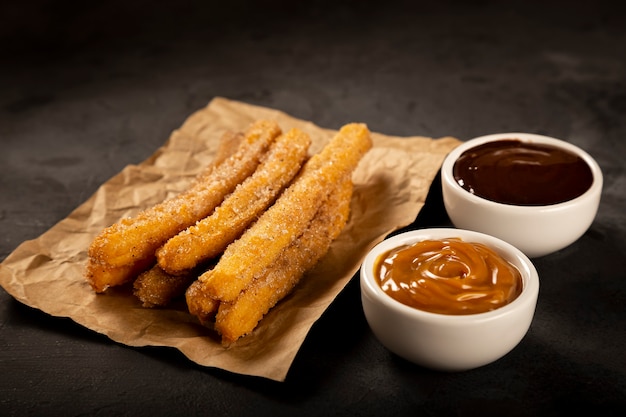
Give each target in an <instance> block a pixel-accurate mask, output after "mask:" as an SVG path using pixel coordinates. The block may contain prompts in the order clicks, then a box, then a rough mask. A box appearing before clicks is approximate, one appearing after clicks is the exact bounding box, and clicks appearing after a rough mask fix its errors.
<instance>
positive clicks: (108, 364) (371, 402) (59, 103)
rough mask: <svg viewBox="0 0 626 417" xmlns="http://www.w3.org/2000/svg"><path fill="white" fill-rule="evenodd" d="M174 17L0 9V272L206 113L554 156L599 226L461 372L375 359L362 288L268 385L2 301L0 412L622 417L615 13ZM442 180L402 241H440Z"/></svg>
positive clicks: (170, 13)
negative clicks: (584, 156) (535, 146)
mask: <svg viewBox="0 0 626 417" xmlns="http://www.w3.org/2000/svg"><path fill="white" fill-rule="evenodd" d="M5 3H6V2H5ZM29 3H32V4H29ZM169 3H171V4H169V5H168V6H164V5H158V4H154V2H149V1H145V0H140V1H134V2H122V1H109V2H103V4H92V2H83V3H78V2H77V3H76V4H74V5H72V6H68V5H64V4H62V2H53V1H39V2H28V1H27V2H21V3H18V4H4V3H3V4H2V5H1V6H0V139H1V147H0V196H1V197H0V231H1V236H0V260H3V259H4V258H6V256H8V255H9V253H10V252H11V251H13V250H14V249H15V248H16V247H17V246H18V245H19V244H20V243H21V242H22V241H24V240H27V239H31V238H35V237H37V236H38V235H40V234H41V233H43V232H44V231H46V230H47V229H48V228H50V227H51V226H52V225H54V224H55V223H56V222H57V221H59V220H61V219H62V218H64V217H65V216H67V215H68V214H69V212H70V211H71V210H72V209H73V208H75V207H76V206H78V205H79V204H81V203H82V202H83V201H85V200H86V199H87V198H88V197H89V196H90V195H91V194H92V193H93V192H94V191H95V190H96V188H97V187H98V186H99V185H100V184H101V183H103V182H104V181H106V180H107V179H108V178H110V177H111V176H113V175H114V174H116V173H117V172H118V171H120V170H121V169H122V168H123V167H124V166H126V165H127V164H133V163H138V162H140V161H142V160H144V159H145V158H147V157H148V156H149V155H151V154H152V153H153V152H154V151H155V150H156V149H157V148H158V147H159V146H160V145H162V144H163V143H164V142H165V141H166V140H167V138H168V136H169V134H170V132H171V131H172V130H173V129H175V128H176V127H178V126H179V125H180V124H181V123H182V121H183V120H184V119H185V118H186V117H187V116H188V115H190V114H191V113H192V112H194V111H195V110H197V109H199V108H201V107H204V106H205V105H206V104H207V103H208V102H209V101H210V100H211V99H212V98H213V97H215V96H223V97H227V98H231V99H235V100H239V101H244V102H248V103H252V104H258V105H263V106H268V107H273V108H277V109H280V110H283V111H285V112H287V113H290V114H292V115H294V116H296V117H299V118H303V119H308V120H311V121H312V122H314V123H316V124H318V125H320V126H323V127H328V128H338V127H339V126H340V125H342V124H343V123H346V122H350V121H362V122H365V123H367V124H368V125H369V127H370V128H371V129H372V130H374V131H378V132H382V133H386V134H391V135H400V136H409V135H425V136H431V137H440V136H446V135H451V136H456V137H458V138H459V139H462V140H466V139H469V138H471V137H474V136H479V135H483V134H488V133H496V132H504V131H524V132H531V133H540V134H547V135H550V136H555V137H559V138H563V139H565V140H568V141H570V142H572V143H574V144H576V145H579V146H581V147H582V148H584V149H585V150H587V151H588V152H589V153H590V154H592V155H593V156H594V157H595V158H596V159H597V161H598V163H599V164H600V166H601V168H602V170H603V172H604V175H605V178H604V179H605V183H604V191H603V195H602V202H601V205H600V209H599V212H598V215H597V218H596V220H595V222H594V223H593V225H592V226H591V228H590V229H589V230H588V232H587V233H585V235H584V236H583V237H582V238H581V239H580V240H579V241H577V242H576V243H575V244H573V245H571V246H570V247H568V248H566V249H564V250H562V251H559V252H557V253H554V254H552V255H548V256H546V257H543V258H539V259H536V260H535V265H536V267H537V269H538V271H539V275H540V278H541V291H540V296H539V302H538V305H537V311H536V315H535V319H534V322H533V324H532V326H531V328H530V331H529V333H528V334H527V336H526V337H525V339H524V340H523V341H522V342H521V343H520V344H519V345H518V346H517V347H516V348H515V349H514V350H513V351H512V352H511V353H510V354H509V355H507V356H505V357H504V358H502V359H501V360H499V361H497V362H495V363H493V364H490V365H487V366H485V367H483V368H479V369H476V370H473V371H469V372H464V373H453V374H446V373H437V372H432V371H428V370H425V369H422V368H419V367H417V366H413V365H411V364H410V363H407V362H405V361H403V360H401V359H399V358H397V357H394V356H393V355H392V354H390V353H389V352H388V351H387V350H385V349H384V348H383V347H382V346H381V345H380V344H379V343H378V342H377V340H376V339H375V338H374V336H373V335H372V333H371V332H370V330H369V328H368V327H367V324H366V322H365V319H364V316H363V313H362V311H361V302H360V296H359V286H358V280H356V279H353V280H352V281H351V283H350V284H349V285H348V286H347V288H345V290H344V291H343V292H342V293H341V294H340V295H339V297H338V298H337V300H336V301H335V302H334V303H333V304H332V305H331V307H330V308H329V309H328V310H327V311H326V313H325V314H324V315H323V316H322V318H321V319H320V320H319V321H318V322H317V323H316V324H315V325H314V327H313V329H312V331H311V332H310V334H309V336H308V338H307V339H306V341H305V343H304V345H303V346H302V349H301V350H300V352H299V353H298V356H297V357H296V360H295V362H294V364H293V366H292V368H291V370H290V372H289V375H288V376H287V379H286V381H285V382H282V383H278V382H272V381H268V380H264V379H259V378H253V377H244V376H240V375H234V374H230V373H227V372H224V371H220V370H216V369H211V368H203V367H200V366H197V365H195V364H193V363H191V362H190V361H189V360H187V359H186V358H184V357H183V355H182V354H180V353H179V352H177V351H175V350H172V349H164V348H131V347H126V346H123V345H119V344H116V343H114V342H112V341H110V340H109V339H107V338H106V337H104V336H100V335H98V334H95V333H93V332H92V331H90V330H87V329H85V328H83V327H81V326H79V325H77V324H75V323H74V322H72V321H70V320H67V319H61V318H54V317H50V316H48V315H46V314H44V313H42V312H40V311H38V310H34V309H31V308H29V307H26V306H24V305H22V304H20V303H19V302H17V301H15V300H14V299H13V298H12V297H11V296H9V295H8V294H7V293H6V292H5V291H4V290H1V289H0V375H1V377H0V415H2V416H22V415H33V416H73V415H107V416H108V415H129V416H147V415H169V416H171V415H216V416H225V415H256V416H259V415H272V416H282V415H303V416H318V415H327V416H330V415H383V414H384V415H432V416H448V415H450V416H452V415H458V416H472V415H477V416H482V417H484V416H489V415H506V416H518V415H520V416H521V415H524V416H526V415H528V416H537V415H568V414H570V413H571V412H572V411H578V412H582V413H592V414H593V415H597V416H607V415H623V413H624V412H625V411H626V353H625V348H626V312H625V307H624V306H625V304H626V293H625V290H626V263H625V259H626V222H625V218H626V216H625V214H624V213H625V208H626V204H625V197H626V191H625V190H626V174H625V164H624V160H625V158H626V145H625V143H626V141H625V140H624V138H625V137H626V19H625V15H626V13H625V8H624V5H623V3H616V4H615V5H613V6H610V7H609V6H607V5H604V4H603V3H602V2H597V1H593V2H565V1H563V2H538V1H518V2H508V3H506V2H497V1H489V0H484V1H469V2H463V1H457V2H430V3H428V4H420V3H419V2H406V4H404V5H403V4H400V3H398V2H395V1H383V2H376V3H374V2H348V1H335V2H331V1H326V2H320V3H315V4H311V3H307V4H306V5H303V4H300V3H298V2H284V1H271V2H256V3H252V2H243V1H236V0H235V1H227V2H220V4H217V2H216V4H211V2H204V3H199V4H198V5H194V4H193V3H191V2H188V1H177V2H169ZM222 3H223V4H222ZM259 3H267V5H266V6H261V5H260V4H259ZM570 3H571V4H570ZM579 3H580V4H579ZM505 4H506V5H505ZM438 181H439V179H437V180H436V181H435V182H434V184H433V187H432V189H431V193H430V195H429V198H428V201H427V204H426V206H425V207H424V209H423V211H422V212H421V213H420V215H419V216H418V218H417V219H416V222H415V224H414V225H412V226H411V227H423V226H439V225H447V224H448V219H447V216H446V214H445V211H444V209H443V206H442V202H441V195H440V190H439V182H438ZM459 349H463V347H462V346H459Z"/></svg>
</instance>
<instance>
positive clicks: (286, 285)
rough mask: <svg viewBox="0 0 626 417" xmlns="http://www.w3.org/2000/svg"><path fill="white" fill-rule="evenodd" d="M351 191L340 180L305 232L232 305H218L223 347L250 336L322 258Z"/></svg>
mask: <svg viewBox="0 0 626 417" xmlns="http://www.w3.org/2000/svg"><path fill="white" fill-rule="evenodd" d="M352 188H353V186H352V182H351V181H350V180H344V181H343V183H342V185H340V186H339V188H338V189H337V190H335V191H333V192H332V193H331V194H330V196H329V197H328V199H327V201H326V202H324V204H322V206H321V207H320V209H319V210H318V212H317V213H316V214H315V217H314V218H313V220H312V221H311V223H310V224H309V226H308V228H307V229H306V230H305V232H304V233H303V234H302V235H301V236H299V237H298V239H296V240H294V242H293V243H292V244H291V245H290V246H289V247H287V248H286V249H285V250H284V251H283V252H282V253H281V254H280V256H279V257H278V258H277V259H276V261H275V262H274V263H273V264H272V265H270V266H269V267H268V268H266V270H265V271H264V272H263V274H262V275H261V276H260V277H259V278H258V279H256V280H255V281H254V282H253V283H252V284H250V285H249V286H248V287H247V288H246V289H245V290H243V291H242V292H241V294H240V295H239V297H237V299H235V301H233V302H232V303H221V304H220V305H219V309H218V312H217V315H216V318H215V329H216V330H217V331H218V332H219V333H220V334H221V336H222V342H223V343H224V344H226V345H228V344H230V343H232V342H234V341H236V340H237V339H239V338H240V337H242V336H244V335H246V334H249V333H250V332H252V330H254V328H255V327H256V326H257V325H258V323H259V321H260V320H261V319H262V318H263V316H264V315H265V314H267V312H268V311H269V310H270V309H271V308H272V307H274V306H275V305H276V304H277V303H278V302H279V301H280V300H281V299H283V298H284V297H285V296H287V295H288V294H289V293H291V291H292V290H293V289H294V287H295V286H296V285H297V284H298V282H300V280H301V278H302V277H303V275H304V273H305V272H306V271H308V270H309V269H311V268H312V267H313V266H315V264H316V263H317V262H318V261H319V260H320V259H321V258H322V257H323V256H324V255H325V254H326V252H327V251H328V248H329V247H330V244H331V243H332V241H333V240H335V239H336V238H337V236H339V234H340V233H341V231H342V230H343V228H344V226H345V225H346V222H347V220H348V216H349V213H350V199H351V197H352Z"/></svg>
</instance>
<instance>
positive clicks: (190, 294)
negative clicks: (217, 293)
mask: <svg viewBox="0 0 626 417" xmlns="http://www.w3.org/2000/svg"><path fill="white" fill-rule="evenodd" d="M185 299H186V301H187V309H188V310H189V313H190V314H191V315H192V316H196V317H197V318H198V320H199V321H200V323H201V324H203V325H205V326H206V325H208V324H209V323H211V320H212V319H213V318H214V317H215V313H217V310H218V307H219V305H220V302H219V301H218V300H216V299H215V298H211V297H210V296H209V295H208V294H207V293H206V292H205V291H203V290H202V283H201V282H200V281H194V282H193V283H192V284H191V285H190V286H189V288H187V291H185Z"/></svg>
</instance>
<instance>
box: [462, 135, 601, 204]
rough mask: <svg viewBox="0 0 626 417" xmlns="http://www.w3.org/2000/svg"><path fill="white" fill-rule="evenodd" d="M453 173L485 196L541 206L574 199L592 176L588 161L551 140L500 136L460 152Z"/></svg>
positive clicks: (488, 198) (465, 184)
mask: <svg viewBox="0 0 626 417" xmlns="http://www.w3.org/2000/svg"><path fill="white" fill-rule="evenodd" d="M453 171H454V172H453V174H454V179H455V180H456V181H457V182H458V183H459V185H461V187H463V188H464V189H466V190H467V191H469V192H470V193H472V194H475V195H477V196H480V197H483V198H485V199H487V200H491V201H496V202H499V203H503V204H512V205H520V206H544V205H551V204H558V203H562V202H564V201H568V200H571V199H574V198H576V197H578V196H580V195H582V194H583V193H585V191H587V190H588V189H589V188H590V187H591V184H592V182H593V174H592V172H591V168H590V167H589V165H588V164H587V163H586V162H585V161H584V160H583V159H582V158H580V157H579V156H578V155H575V154H574V153H572V152H569V151H566V150H563V149H560V148H556V147H554V146H550V145H545V144H539V143H527V142H522V141H520V140H517V139H503V140H499V141H495V142H488V143H485V144H482V145H478V146H476V147H474V148H471V149H468V150H467V151H465V152H463V154H461V156H460V157H459V159H457V161H456V162H455V164H454V169H453Z"/></svg>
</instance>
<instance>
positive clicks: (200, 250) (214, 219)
mask: <svg viewBox="0 0 626 417" xmlns="http://www.w3.org/2000/svg"><path fill="white" fill-rule="evenodd" d="M310 144H311V139H310V137H309V136H308V135H307V134H306V133H304V132H302V131H300V130H299V129H291V130H289V131H288V132H287V133H285V134H283V135H281V136H280V137H278V139H276V141H275V142H274V143H273V144H272V145H271V147H270V149H269V151H268V153H267V154H266V156H265V158H264V160H263V162H262V163H261V164H260V165H259V167H258V168H257V169H256V171H255V172H254V173H253V174H252V175H251V176H250V177H248V178H247V179H246V180H245V181H244V182H242V183H241V184H240V185H238V186H237V188H236V189H235V191H233V193H231V194H230V195H229V196H227V197H226V198H225V200H224V201H223V202H222V204H220V205H219V206H218V207H217V208H216V209H215V211H214V212H213V213H212V214H211V215H210V216H208V217H206V218H204V219H202V220H200V221H198V222H197V223H196V224H195V225H193V226H190V227H189V228H187V229H185V230H183V231H182V232H180V233H179V234H177V235H176V236H174V237H172V238H171V239H169V240H168V241H167V242H166V243H165V244H164V245H163V246H162V247H161V248H159V249H158V250H157V252H156V254H157V261H158V264H159V266H160V267H161V268H162V269H163V270H164V271H166V272H168V273H170V274H179V273H181V272H184V271H187V270H189V269H191V268H194V267H196V266H197V265H198V264H200V263H201V262H204V261H206V260H208V259H212V258H214V257H216V256H218V255H220V254H221V253H222V252H223V251H224V249H225V248H226V247H227V246H228V245H229V244H230V243H231V242H232V241H234V240H235V239H237V238H238V237H239V236H240V235H241V233H243V231H244V230H245V229H246V228H247V227H248V226H249V225H250V224H251V223H252V222H253V221H254V220H256V219H257V218H258V217H259V215H260V214H261V213H262V212H264V211H265V210H266V209H267V208H268V207H269V206H270V205H271V204H272V203H273V202H274V200H275V199H276V197H277V196H278V195H279V194H280V192H282V191H283V190H284V188H285V187H287V185H288V184H289V183H290V182H291V180H292V179H293V178H294V177H295V175H296V174H297V173H298V171H299V170H300V168H301V167H302V164H303V163H304V160H305V159H306V157H307V153H308V148H309V145H310Z"/></svg>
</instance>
